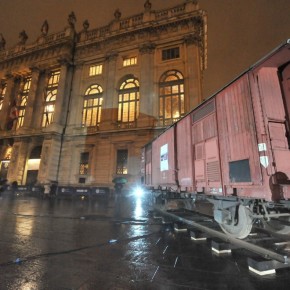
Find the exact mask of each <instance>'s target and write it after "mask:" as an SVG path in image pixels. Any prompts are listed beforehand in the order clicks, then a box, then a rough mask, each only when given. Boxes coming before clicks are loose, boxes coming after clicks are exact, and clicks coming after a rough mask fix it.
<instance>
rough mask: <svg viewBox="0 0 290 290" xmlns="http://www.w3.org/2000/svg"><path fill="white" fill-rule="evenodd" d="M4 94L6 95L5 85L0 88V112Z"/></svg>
mask: <svg viewBox="0 0 290 290" xmlns="http://www.w3.org/2000/svg"><path fill="white" fill-rule="evenodd" d="M5 93H6V84H2V85H1V86H0V111H1V110H2V107H3V102H4V97H5Z"/></svg>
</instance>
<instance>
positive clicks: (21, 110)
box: [16, 77, 31, 129]
mask: <svg viewBox="0 0 290 290" xmlns="http://www.w3.org/2000/svg"><path fill="white" fill-rule="evenodd" d="M30 85H31V78H30V77H29V78H26V79H25V80H24V82H23V88H22V91H21V92H20V95H19V103H18V106H17V108H18V119H17V124H16V128H17V129H18V128H20V127H22V126H23V121H24V115H25V108H26V105H27V99H28V94H29V90H30Z"/></svg>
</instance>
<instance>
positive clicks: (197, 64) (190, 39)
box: [184, 34, 202, 111]
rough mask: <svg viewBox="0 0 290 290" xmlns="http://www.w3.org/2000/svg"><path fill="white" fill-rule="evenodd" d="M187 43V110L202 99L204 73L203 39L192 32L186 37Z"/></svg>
mask: <svg viewBox="0 0 290 290" xmlns="http://www.w3.org/2000/svg"><path fill="white" fill-rule="evenodd" d="M184 42H185V45H186V59H185V67H186V68H187V77H186V81H187V83H185V89H186V91H187V92H188V93H187V98H186V101H185V102H186V111H190V110H191V109H193V108H195V107H196V106H197V105H198V104H200V103H201V101H202V87H201V84H202V74H201V59H200V57H201V55H200V54H201V50H202V48H200V45H201V39H200V37H199V36H198V35H195V34H191V35H188V36H185V37H184Z"/></svg>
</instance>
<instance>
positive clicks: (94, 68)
mask: <svg viewBox="0 0 290 290" xmlns="http://www.w3.org/2000/svg"><path fill="white" fill-rule="evenodd" d="M102 72H103V65H102V64H97V65H91V66H90V70H89V76H90V77H91V76H96V75H101V74H102Z"/></svg>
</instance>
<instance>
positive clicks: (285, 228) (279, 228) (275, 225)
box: [264, 217, 290, 235]
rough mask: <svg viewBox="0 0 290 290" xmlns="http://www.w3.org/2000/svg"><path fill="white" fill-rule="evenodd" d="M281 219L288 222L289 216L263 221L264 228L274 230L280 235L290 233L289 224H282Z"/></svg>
mask: <svg viewBox="0 0 290 290" xmlns="http://www.w3.org/2000/svg"><path fill="white" fill-rule="evenodd" d="M283 220H284V221H285V222H287V223H289V222H290V217H280V219H279V220H278V219H272V220H270V221H268V222H264V225H265V228H266V229H267V230H269V231H272V232H275V233H277V234H281V235H289V234H290V226H289V225H284V224H283V223H282V222H283Z"/></svg>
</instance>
